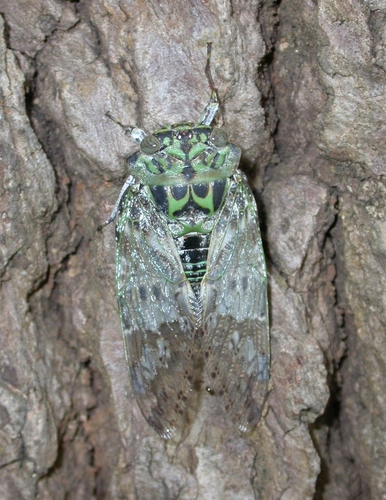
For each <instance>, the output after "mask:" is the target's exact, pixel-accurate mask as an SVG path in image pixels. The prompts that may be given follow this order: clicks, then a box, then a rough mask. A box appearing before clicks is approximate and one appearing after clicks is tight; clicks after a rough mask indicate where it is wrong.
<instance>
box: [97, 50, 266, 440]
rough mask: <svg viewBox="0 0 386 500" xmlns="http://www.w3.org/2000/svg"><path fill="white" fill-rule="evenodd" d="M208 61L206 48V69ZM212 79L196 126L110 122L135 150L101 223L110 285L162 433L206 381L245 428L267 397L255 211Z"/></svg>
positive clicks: (262, 273)
mask: <svg viewBox="0 0 386 500" xmlns="http://www.w3.org/2000/svg"><path fill="white" fill-rule="evenodd" d="M209 61H210V45H209V44H208V59H207V67H206V74H207V76H208V75H210V67H209ZM208 80H209V84H210V86H211V90H212V92H211V97H210V100H209V103H208V104H207V106H206V107H205V109H204V111H203V113H202V115H201V117H200V118H199V120H198V122H197V123H192V122H182V123H178V124H175V125H170V126H166V127H163V128H161V129H160V130H158V131H157V132H155V133H153V134H146V133H145V132H144V131H143V130H141V129H139V128H137V127H130V126H124V125H122V124H121V123H120V122H118V121H117V120H114V121H115V122H116V123H118V124H120V125H122V126H123V127H124V128H125V130H126V131H127V132H130V134H131V136H132V137H133V139H134V140H135V141H136V142H137V143H139V145H140V150H139V151H138V152H136V153H134V154H133V155H131V156H129V157H128V159H127V165H128V172H129V175H128V178H127V180H126V182H125V183H124V186H123V188H122V190H121V193H120V195H119V198H118V200H117V202H116V205H115V207H114V210H113V212H112V214H111V216H110V218H109V220H108V221H106V222H105V223H104V224H103V226H104V225H106V224H108V223H110V222H112V221H113V220H114V219H115V218H117V222H116V293H117V298H118V305H119V311H120V319H121V326H122V333H123V338H124V345H125V351H126V358H127V363H128V367H129V372H130V375H131V381H132V387H133V391H134V393H135V396H136V399H137V402H138V404H139V407H140V409H141V411H142V413H143V415H144V417H145V419H146V420H147V422H148V423H149V424H150V425H151V426H152V427H153V429H154V430H155V431H156V432H157V433H158V434H159V435H160V436H161V437H163V438H165V439H169V438H171V437H172V436H173V434H174V433H175V432H176V431H177V430H178V431H181V430H182V429H183V428H184V426H186V425H187V422H188V420H189V418H188V414H189V411H190V406H191V404H192V401H193V399H194V394H195V393H197V391H201V392H203V391H202V389H203V388H204V386H205V385H206V388H207V390H208V391H209V392H211V393H212V394H213V395H214V396H215V397H216V398H218V399H219V400H220V401H221V403H222V405H223V407H224V408H225V410H226V412H227V414H228V415H229V416H230V417H231V419H232V420H233V421H234V423H235V424H236V425H237V426H238V428H239V429H240V431H242V432H248V431H250V430H252V429H253V427H254V426H255V425H256V423H257V422H258V421H259V419H260V416H261V412H262V408H263V405H264V401H265V399H266V395H267V384H268V378H269V324H268V302H267V275H266V265H265V259H264V252H263V246H262V241H261V236H260V230H259V225H258V213H257V207H256V202H255V199H254V197H253V194H252V192H251V190H250V188H249V186H248V183H247V180H246V177H245V175H244V174H243V173H242V172H241V171H240V170H238V166H239V162H240V156H241V150H240V148H239V147H238V146H236V145H235V144H232V143H230V142H229V140H228V138H227V134H226V132H225V130H224V129H223V128H216V127H214V126H212V125H211V124H212V122H213V120H214V118H215V115H216V113H217V111H218V108H219V101H218V96H217V91H216V89H215V88H214V86H213V81H212V79H211V77H210V76H208ZM108 116H110V115H108ZM110 118H112V117H111V116H110ZM103 226H101V227H103Z"/></svg>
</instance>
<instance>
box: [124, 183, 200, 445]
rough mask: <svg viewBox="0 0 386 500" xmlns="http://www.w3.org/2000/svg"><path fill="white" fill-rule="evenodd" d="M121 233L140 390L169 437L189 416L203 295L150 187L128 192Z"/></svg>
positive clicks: (129, 353) (134, 372)
mask: <svg viewBox="0 0 386 500" xmlns="http://www.w3.org/2000/svg"><path fill="white" fill-rule="evenodd" d="M116 231H117V262H116V288H117V295H118V303H119V308H120V314H121V325H122V332H123V337H124V342H125V348H126V357H127V361H128V365H129V369H130V374H131V379H132V384H133V389H134V392H135V395H136V398H137V401H138V404H139V406H140V408H141V410H142V413H143V414H144V416H145V418H146V420H147V421H148V423H149V424H150V425H151V426H152V427H153V428H154V429H155V430H156V432H157V433H158V434H160V435H161V436H162V437H164V438H166V439H167V438H170V437H171V436H172V435H173V434H174V432H175V430H176V429H177V428H180V427H182V425H183V424H182V422H184V420H185V419H186V418H187V413H186V408H187V402H188V399H189V397H190V395H191V392H192V383H193V357H192V356H193V350H194V349H193V343H194V336H195V330H196V319H195V317H194V314H193V313H192V303H191V301H192V300H196V299H195V297H194V295H193V292H192V289H191V287H190V285H189V283H188V282H187V280H186V278H185V275H184V271H183V268H182V265H181V261H180V258H179V255H178V252H177V249H176V246H175V244H174V241H173V238H172V236H171V235H170V233H169V231H168V228H167V225H166V222H165V221H164V220H163V219H162V215H161V214H160V213H159V212H157V211H156V210H155V208H154V206H153V204H152V203H151V201H150V200H149V198H148V197H147V195H146V193H145V192H143V191H142V192H140V193H138V194H136V195H135V196H134V197H133V196H132V195H130V194H127V195H126V196H125V197H124V199H123V201H122V204H121V207H120V213H119V219H118V223H117V229H116Z"/></svg>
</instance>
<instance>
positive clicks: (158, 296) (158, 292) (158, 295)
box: [152, 285, 161, 300]
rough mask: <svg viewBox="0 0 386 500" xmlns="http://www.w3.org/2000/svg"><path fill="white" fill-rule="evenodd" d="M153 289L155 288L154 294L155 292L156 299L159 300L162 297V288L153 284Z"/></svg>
mask: <svg viewBox="0 0 386 500" xmlns="http://www.w3.org/2000/svg"><path fill="white" fill-rule="evenodd" d="M152 290H153V294H154V297H155V299H156V300H159V298H160V297H161V290H160V289H159V288H158V286H156V285H153V288H152Z"/></svg>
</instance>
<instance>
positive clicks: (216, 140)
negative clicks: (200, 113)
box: [209, 128, 228, 148]
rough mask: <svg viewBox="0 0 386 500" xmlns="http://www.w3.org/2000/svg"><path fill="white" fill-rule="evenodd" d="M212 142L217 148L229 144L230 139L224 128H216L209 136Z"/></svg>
mask: <svg viewBox="0 0 386 500" xmlns="http://www.w3.org/2000/svg"><path fill="white" fill-rule="evenodd" d="M209 140H210V142H211V143H212V144H213V146H216V147H217V148H223V147H224V146H226V145H227V144H228V137H227V134H226V132H225V130H223V129H222V128H214V129H213V130H212V132H211V133H210V136H209Z"/></svg>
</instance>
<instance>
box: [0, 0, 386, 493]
mask: <svg viewBox="0 0 386 500" xmlns="http://www.w3.org/2000/svg"><path fill="white" fill-rule="evenodd" d="M278 3H279V2H275V1H266V2H264V1H262V0H260V1H259V0H251V1H249V2H243V1H241V0H235V1H232V2H226V1H225V2H221V1H220V0H218V1H217V2H216V1H215V0H191V1H189V2H188V1H186V2H176V1H173V0H165V1H162V2H153V1H151V0H148V1H143V2H140V1H136V0H125V1H121V2H116V1H115V0H105V1H103V2H102V1H99V0H95V1H93V2H87V1H86V0H80V1H71V2H63V1H59V0H28V1H26V0H13V1H12V2H10V1H8V0H0V12H2V14H3V17H2V18H1V31H2V41H1V45H0V65H1V74H0V88H1V105H2V115H1V123H2V126H1V129H0V134H1V141H0V147H1V170H0V175H1V178H2V183H1V186H2V188H1V198H0V206H1V210H0V213H1V217H0V250H1V253H0V277H1V307H0V328H1V337H0V346H1V351H0V394H1V397H0V465H1V468H0V497H1V498H2V499H4V500H8V499H15V498H24V499H33V498H39V499H47V500H49V499H52V498H55V499H56V500H59V499H65V498H71V499H72V500H73V499H75V500H76V499H79V500H80V499H94V498H95V499H121V498H125V499H177V498H179V499H184V500H185V499H186V500H187V499H197V498H198V499H200V500H201V499H202V500H204V499H205V500H206V499H208V500H210V499H220V500H221V499H243V500H245V499H253V498H256V499H257V498H258V499H262V500H265V499H282V500H284V499H285V500H300V499H301V500H302V499H315V500H321V499H324V500H327V499H328V500H334V499H336V500H338V499H339V500H342V499H353V498H357V499H363V500H368V499H370V498H371V499H372V498H373V499H378V498H383V497H384V494H385V491H386V454H385V436H386V420H385V414H386V399H385V398H384V393H385V380H386V365H385V359H386V344H385V341H384V334H385V331H386V320H385V308H386V292H385V290H386V265H385V263H386V222H385V219H386V197H385V195H386V186H385V177H384V176H385V173H386V154H385V153H386V145H385V144H386V143H385V140H384V137H385V135H386V109H385V108H386V106H385V98H384V94H385V86H386V77H385V71H386V52H385V45H386V28H385V27H386V7H385V4H384V2H381V1H380V0H373V1H367V2H365V1H363V0H362V1H361V0H358V1H355V0H319V1H316V0H308V1H306V0H291V1H290V0H283V1H282V2H281V3H280V4H279V5H278ZM209 41H211V42H212V43H213V49H212V72H213V77H214V81H215V85H216V86H217V87H218V91H219V95H220V98H221V101H222V108H223V121H224V123H225V125H224V126H225V128H226V130H227V132H228V135H229V137H230V139H231V140H232V142H234V143H235V144H238V145H239V146H240V147H241V148H242V150H243V157H242V165H241V166H242V168H243V169H244V171H246V172H247V173H248V175H249V176H250V181H251V183H252V184H253V185H254V187H255V189H256V193H257V199H258V203H259V209H260V218H261V221H260V224H261V227H262V230H263V239H264V245H265V249H266V255H267V261H268V268H269V275H270V276H269V298H270V320H271V358H272V362H271V380H270V393H269V397H268V401H267V404H266V407H265V411H264V415H263V418H262V420H261V421H260V423H259V425H258V427H257V429H256V430H255V431H254V432H253V433H252V434H251V435H247V436H241V435H239V434H238V433H237V431H236V430H235V429H234V428H233V427H232V426H231V425H230V424H229V422H228V420H227V416H226V414H225V413H224V412H223V410H222V409H221V408H220V407H219V406H218V404H217V401H216V397H215V396H214V397H212V396H210V395H209V394H207V395H203V397H202V399H203V404H202V408H201V409H200V411H199V414H198V416H197V419H196V421H195V422H194V423H192V426H191V428H190V429H189V432H188V435H187V436H185V437H184V439H182V440H180V441H179V442H177V440H171V441H164V440H162V439H161V438H159V437H158V436H157V435H156V434H155V433H154V432H153V430H152V429H151V428H150V427H149V426H148V424H147V423H146V421H145V420H144V418H143V417H142V414H141V413H140V410H139V408H138V406H137V404H136V402H135V399H134V395H133V391H132V388H131V385H130V380H129V375H128V372H127V367H126V362H125V354H124V349H123V344H122V340H121V334H120V326H119V315H118V308H117V305H116V298H115V292H114V283H115V279H114V255H115V239H114V229H113V227H112V226H113V225H110V226H107V227H106V228H105V229H104V230H103V231H102V232H97V230H96V228H97V227H98V225H99V224H100V223H101V222H102V221H104V220H106V218H107V217H108V216H109V214H110V213H111V210H112V207H113V205H114V203H115V201H116V199H117V197H118V194H119V191H120V188H121V187H122V184H123V182H124V179H125V175H127V172H126V169H125V162H124V159H125V157H127V156H128V155H129V154H131V153H133V152H134V151H135V150H136V149H137V146H136V144H135V143H134V141H132V140H131V138H130V137H128V136H125V134H124V132H123V131H122V129H120V128H119V127H117V126H116V125H115V124H114V123H113V122H112V121H111V120H109V119H108V118H106V116H105V113H106V112H107V111H111V113H112V114H113V115H114V116H115V117H117V119H119V120H120V121H121V122H123V123H127V124H132V125H137V126H139V127H141V128H144V129H145V130H146V131H148V132H152V131H154V130H157V129H158V128H159V127H160V126H161V125H165V124H170V123H177V122H180V121H183V120H189V121H197V120H198V118H199V116H200V113H201V111H202V110H203V109H204V107H205V105H206V103H207V102H208V99H209V95H210V89H209V86H208V83H207V80H206V78H205V74H204V68H205V63H206V44H207V42H209Z"/></svg>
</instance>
